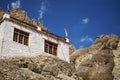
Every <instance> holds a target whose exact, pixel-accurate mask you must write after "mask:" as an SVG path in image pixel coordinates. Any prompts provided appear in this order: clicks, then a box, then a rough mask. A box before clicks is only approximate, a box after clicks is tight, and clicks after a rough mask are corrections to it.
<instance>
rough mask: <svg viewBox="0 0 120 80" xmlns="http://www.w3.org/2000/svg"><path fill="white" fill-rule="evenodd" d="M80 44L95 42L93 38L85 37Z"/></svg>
mask: <svg viewBox="0 0 120 80" xmlns="http://www.w3.org/2000/svg"><path fill="white" fill-rule="evenodd" d="M80 42H81V43H82V42H93V39H92V38H91V37H89V36H85V37H82V38H81V39H80Z"/></svg>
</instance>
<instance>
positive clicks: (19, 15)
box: [0, 8, 68, 43]
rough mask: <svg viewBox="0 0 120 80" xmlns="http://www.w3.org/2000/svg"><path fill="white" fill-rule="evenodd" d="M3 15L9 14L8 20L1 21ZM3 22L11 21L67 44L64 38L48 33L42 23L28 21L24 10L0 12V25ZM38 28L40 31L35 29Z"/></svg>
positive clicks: (16, 9) (33, 20)
mask: <svg viewBox="0 0 120 80" xmlns="http://www.w3.org/2000/svg"><path fill="white" fill-rule="evenodd" d="M5 13H8V14H10V18H4V19H3V15H4V14H5ZM4 20H9V21H12V22H14V23H17V24H19V25H22V26H24V27H27V28H30V29H32V30H35V31H37V32H39V33H41V34H44V35H47V36H50V37H52V38H55V39H57V40H60V41H62V42H65V43H68V42H66V39H65V38H63V37H61V36H58V35H56V34H53V33H52V32H50V31H49V30H48V29H47V28H46V27H44V26H43V24H42V23H40V22H38V21H37V20H35V19H32V20H30V19H29V17H28V16H27V13H26V12H25V11H24V10H22V9H21V8H15V9H12V10H9V11H7V12H4V11H3V10H0V23H2V22H3V21H4ZM38 27H40V28H41V31H40V30H38V29H37V28H38Z"/></svg>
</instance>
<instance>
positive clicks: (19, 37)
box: [13, 28, 29, 45]
mask: <svg viewBox="0 0 120 80" xmlns="http://www.w3.org/2000/svg"><path fill="white" fill-rule="evenodd" d="M28 40H29V33H26V32H24V31H21V30H19V29H16V28H15V29H14V35H13V41H15V42H18V43H21V44H24V45H28V42H29V41H28Z"/></svg>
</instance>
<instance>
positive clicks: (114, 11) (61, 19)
mask: <svg viewBox="0 0 120 80" xmlns="http://www.w3.org/2000/svg"><path fill="white" fill-rule="evenodd" d="M8 5H9V8H10V9H11V8H14V7H21V8H22V9H24V10H25V11H26V12H27V14H28V15H29V17H30V18H31V19H32V18H35V19H37V20H39V21H40V22H42V23H43V24H44V26H46V27H47V28H48V29H49V30H50V31H51V32H53V33H55V34H57V35H60V36H63V37H64V36H65V32H64V28H66V29H67V31H68V34H69V38H70V43H71V44H74V45H75V46H76V48H82V47H88V46H90V45H91V44H92V43H93V42H94V40H95V38H96V37H97V36H99V35H100V34H117V35H118V36H119V37H120V0H0V7H1V8H2V9H4V10H7V6H8Z"/></svg>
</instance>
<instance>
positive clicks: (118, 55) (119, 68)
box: [113, 41, 120, 80]
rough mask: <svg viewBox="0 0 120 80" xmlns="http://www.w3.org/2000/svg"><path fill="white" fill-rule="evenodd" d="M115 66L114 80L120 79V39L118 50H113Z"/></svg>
mask: <svg viewBox="0 0 120 80" xmlns="http://www.w3.org/2000/svg"><path fill="white" fill-rule="evenodd" d="M113 53H114V56H115V58H114V61H115V67H114V69H113V74H114V80H120V41H119V45H118V48H117V50H114V51H113Z"/></svg>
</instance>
